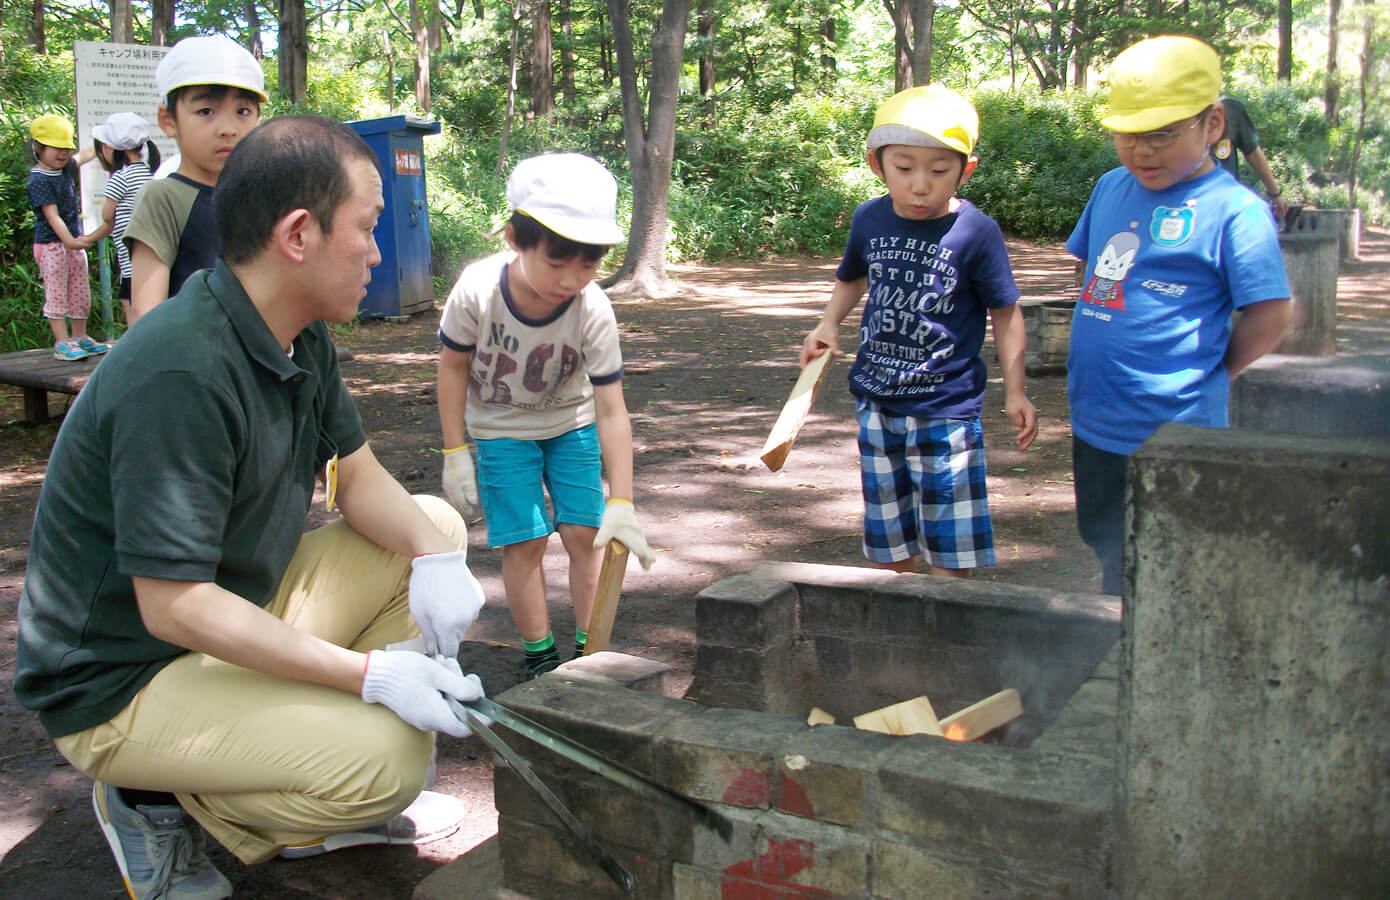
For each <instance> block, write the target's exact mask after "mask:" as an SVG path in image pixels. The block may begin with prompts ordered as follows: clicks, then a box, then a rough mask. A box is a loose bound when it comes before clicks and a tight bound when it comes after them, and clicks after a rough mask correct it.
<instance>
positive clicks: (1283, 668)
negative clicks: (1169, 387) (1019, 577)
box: [1116, 425, 1390, 898]
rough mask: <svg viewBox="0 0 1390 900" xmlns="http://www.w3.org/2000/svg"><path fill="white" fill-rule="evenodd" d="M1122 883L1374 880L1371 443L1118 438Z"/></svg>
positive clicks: (1163, 887)
mask: <svg viewBox="0 0 1390 900" xmlns="http://www.w3.org/2000/svg"><path fill="white" fill-rule="evenodd" d="M1129 474H1130V498H1129V499H1130V502H1129V505H1128V507H1127V511H1126V519H1127V521H1126V543H1127V546H1126V548H1125V549H1126V554H1125V566H1126V570H1125V606H1124V628H1123V630H1124V637H1123V639H1122V656H1121V665H1120V728H1119V732H1120V735H1119V736H1120V741H1119V743H1120V751H1119V759H1118V765H1117V777H1116V820H1117V823H1118V824H1119V826H1120V835H1119V837H1120V854H1119V856H1120V863H1119V871H1120V879H1119V880H1120V885H1121V890H1120V894H1121V896H1122V897H1145V898H1148V897H1212V896H1222V897H1234V896H1241V897H1281V898H1287V897H1373V896H1374V897H1384V896H1390V854H1387V853H1386V848H1387V847H1390V769H1387V766H1386V760H1387V759H1390V640H1387V622H1390V504H1387V503H1386V498H1387V497H1390V441H1383V440H1380V441H1373V440H1361V439H1322V440H1316V439H1311V438H1300V437H1287V436H1280V435H1267V434H1257V433H1253V432H1242V431H1225V430H1212V429H1202V428H1192V427H1187V426H1177V425H1169V426H1165V427H1164V428H1163V429H1160V431H1159V432H1158V433H1157V434H1156V435H1155V436H1154V437H1153V438H1152V439H1150V440H1149V441H1148V442H1147V443H1145V444H1144V446H1142V447H1140V448H1139V450H1138V451H1136V452H1135V453H1134V454H1133V456H1132V457H1131V462H1130V473H1129Z"/></svg>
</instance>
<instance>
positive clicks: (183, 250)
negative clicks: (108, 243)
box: [124, 35, 269, 324]
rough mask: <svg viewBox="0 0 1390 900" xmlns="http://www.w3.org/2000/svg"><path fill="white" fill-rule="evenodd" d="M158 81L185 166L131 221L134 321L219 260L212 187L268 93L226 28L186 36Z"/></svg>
mask: <svg viewBox="0 0 1390 900" xmlns="http://www.w3.org/2000/svg"><path fill="white" fill-rule="evenodd" d="M154 84H155V90H156V91H157V92H158V93H159V97H160V101H161V102H160V106H159V112H158V118H159V127H160V129H161V130H163V132H164V133H165V134H166V135H168V136H169V137H171V138H173V139H174V141H175V143H177V144H178V146H179V167H178V170H177V171H176V172H174V173H173V174H172V175H170V176H169V177H167V178H158V179H155V180H154V181H152V182H150V184H149V185H148V186H147V187H146V188H145V190H144V191H143V192H142V193H141V196H140V202H139V203H138V204H137V205H136V208H135V212H134V215H133V216H132V217H131V220H130V225H129V226H128V227H127V228H126V232H125V238H124V239H125V241H126V244H127V247H128V248H129V250H130V262H131V279H132V285H131V287H132V290H131V305H132V307H133V308H132V316H133V318H132V320H131V323H132V324H134V320H135V319H138V318H139V317H140V316H142V315H144V314H146V313H148V312H149V311H150V310H152V309H154V308H155V307H156V306H158V305H159V304H160V303H163V302H164V301H165V300H166V299H168V298H169V297H171V296H173V295H174V294H176V293H178V290H179V288H180V287H182V286H183V283H184V281H185V280H187V278H188V276H189V275H192V274H193V273H194V272H196V271H198V270H199V269H211V268H212V267H213V266H214V264H215V263H216V262H217V254H218V251H219V250H220V249H221V245H220V243H219V240H218V237H217V227H216V223H215V222H214V220H213V213H212V189H213V188H214V187H216V185H217V177H218V175H220V174H221V172H222V166H223V164H224V163H225V162H226V161H227V156H228V154H230V153H231V152H232V148H234V147H235V146H236V145H237V143H238V142H239V141H240V140H241V139H242V138H243V137H245V136H246V133H247V132H248V131H250V130H251V129H252V128H255V127H256V124H257V123H258V122H260V120H261V104H262V103H265V102H267V101H268V100H269V98H268V97H267V96H266V93H265V73H263V72H262V71H261V67H260V64H259V63H257V62H256V58H255V57H254V56H252V55H251V53H250V51H248V50H247V49H246V48H245V47H242V46H241V45H240V44H238V43H236V42H235V41H233V40H232V39H231V38H227V37H223V36H222V35H212V36H199V37H188V38H184V39H183V40H181V41H179V42H178V43H177V44H175V45H174V47H173V49H172V50H170V51H169V52H168V53H166V54H165V55H164V58H163V59H161V60H160V61H159V65H158V66H156V67H155V70H154Z"/></svg>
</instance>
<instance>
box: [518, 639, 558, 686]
mask: <svg viewBox="0 0 1390 900" xmlns="http://www.w3.org/2000/svg"><path fill="white" fill-rule="evenodd" d="M521 645H522V647H523V648H524V649H525V650H526V677H527V678H535V677H536V676H537V675H544V674H545V673H546V672H550V671H553V670H554V669H555V668H556V667H557V666H558V665H560V651H558V650H556V649H555V635H554V634H553V633H551V632H546V635H545V637H543V638H541V639H540V640H538V641H528V640H525V639H523V640H522V642H521Z"/></svg>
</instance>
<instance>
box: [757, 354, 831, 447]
mask: <svg viewBox="0 0 1390 900" xmlns="http://www.w3.org/2000/svg"><path fill="white" fill-rule="evenodd" d="M830 357H831V354H830V350H829V349H827V350H826V351H825V352H824V353H822V354H821V355H820V356H817V357H816V358H815V359H813V360H811V361H810V362H808V363H807V364H806V367H805V368H804V369H802V370H801V374H800V375H798V376H797V379H796V384H795V385H793V386H792V392H791V396H790V397H788V398H787V402H786V403H785V404H784V405H783V406H782V412H781V413H780V414H779V415H778V416H777V422H776V423H775V424H774V425H773V426H772V431H771V433H769V434H768V436H767V442H766V443H765V444H763V452H762V457H761V458H762V461H763V463H764V464H765V465H766V466H767V467H768V468H769V469H771V470H772V471H774V472H776V471H777V470H778V469H780V468H782V463H784V462H786V459H787V454H788V453H790V452H791V449H792V443H793V442H794V441H795V440H796V436H797V435H798V434H799V433H800V432H801V426H802V425H804V424H806V416H807V414H808V413H810V411H811V402H812V401H813V400H815V399H816V388H818V387H820V383H821V381H823V380H824V379H825V373H826V371H827V370H828V369H829V368H830Z"/></svg>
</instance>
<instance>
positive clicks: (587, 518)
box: [478, 424, 603, 547]
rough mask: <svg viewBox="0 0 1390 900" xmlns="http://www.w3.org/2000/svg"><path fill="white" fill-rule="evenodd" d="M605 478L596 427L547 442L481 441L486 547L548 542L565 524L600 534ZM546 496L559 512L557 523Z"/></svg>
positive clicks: (480, 477)
mask: <svg viewBox="0 0 1390 900" xmlns="http://www.w3.org/2000/svg"><path fill="white" fill-rule="evenodd" d="M602 473H603V462H602V456H601V455H600V454H599V445H598V426H596V425H592V424H590V425H585V426H584V427H583V428H576V429H575V430H573V431H567V432H565V433H564V434H562V435H558V436H556V437H553V438H547V439H545V440H543V441H519V440H514V439H512V438H493V439H491V440H480V441H478V495H479V498H480V499H481V501H482V506H483V519H484V520H485V521H486V522H487V545H488V546H489V547H505V546H507V545H508V544H518V543H521V542H522V541H529V540H531V539H532V538H538V537H545V536H547V535H549V534H550V533H551V532H552V531H554V530H555V524H556V523H560V522H569V523H572V524H575V525H587V526H589V527H590V528H597V527H598V526H599V522H600V521H602V520H603V478H602ZM547 493H549V494H550V503H551V505H553V506H554V508H555V515H554V518H553V519H552V518H551V515H550V510H549V509H547V507H546V502H545V495H546V494H547Z"/></svg>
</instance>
